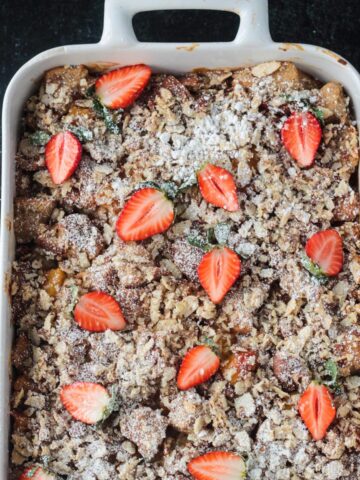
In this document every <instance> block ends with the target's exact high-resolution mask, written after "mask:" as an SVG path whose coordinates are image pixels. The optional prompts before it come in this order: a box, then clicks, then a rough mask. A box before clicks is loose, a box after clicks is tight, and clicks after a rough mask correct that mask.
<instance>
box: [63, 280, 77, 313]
mask: <svg viewBox="0 0 360 480" xmlns="http://www.w3.org/2000/svg"><path fill="white" fill-rule="evenodd" d="M68 288H69V289H70V295H71V298H70V301H69V303H68V305H67V307H66V311H67V312H68V313H71V312H72V311H73V310H74V308H75V304H76V302H77V299H78V294H79V287H77V286H76V285H71V286H69V287H68Z"/></svg>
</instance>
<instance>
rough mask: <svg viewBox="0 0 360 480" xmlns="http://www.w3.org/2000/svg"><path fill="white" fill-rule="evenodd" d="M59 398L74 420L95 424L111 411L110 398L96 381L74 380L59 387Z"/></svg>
mask: <svg viewBox="0 0 360 480" xmlns="http://www.w3.org/2000/svg"><path fill="white" fill-rule="evenodd" d="M60 399H61V401H62V403H63V405H64V407H65V408H66V410H67V411H68V412H69V413H70V415H72V416H73V417H74V418H75V419H76V420H79V421H80V422H83V423H87V424H89V425H92V424H95V423H98V422H100V421H101V420H104V419H105V418H107V417H108V416H109V415H110V413H111V410H112V408H111V404H112V398H111V396H110V395H109V394H108V392H107V390H106V388H104V387H103V386H102V385H99V384H98V383H90V382H76V383H73V384H71V385H66V386H65V387H63V388H62V389H61V393H60Z"/></svg>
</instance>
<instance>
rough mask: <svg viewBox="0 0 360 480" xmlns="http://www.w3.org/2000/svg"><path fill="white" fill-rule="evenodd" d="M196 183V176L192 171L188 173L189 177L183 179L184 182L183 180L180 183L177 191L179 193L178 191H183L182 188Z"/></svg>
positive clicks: (184, 188)
mask: <svg viewBox="0 0 360 480" xmlns="http://www.w3.org/2000/svg"><path fill="white" fill-rule="evenodd" d="M196 184H197V177H196V174H195V172H193V173H192V174H191V175H190V177H189V178H187V179H186V180H185V182H183V183H182V184H181V185H180V187H179V189H178V191H179V193H180V192H183V191H184V190H187V189H188V188H190V187H193V186H194V185H196Z"/></svg>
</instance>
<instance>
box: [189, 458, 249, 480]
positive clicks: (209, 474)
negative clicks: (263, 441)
mask: <svg viewBox="0 0 360 480" xmlns="http://www.w3.org/2000/svg"><path fill="white" fill-rule="evenodd" d="M188 470H189V472H190V473H191V475H192V476H193V477H194V478H196V480H241V479H242V478H245V477H246V466H245V462H244V460H243V459H242V458H241V457H240V456H239V455H235V454H234V453H230V452H209V453H205V455H201V456H200V457H196V458H194V459H193V460H191V461H190V462H189V463H188Z"/></svg>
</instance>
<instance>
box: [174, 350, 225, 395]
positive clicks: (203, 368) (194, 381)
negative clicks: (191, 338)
mask: <svg viewBox="0 0 360 480" xmlns="http://www.w3.org/2000/svg"><path fill="white" fill-rule="evenodd" d="M219 366H220V359H219V357H218V356H217V355H216V354H215V353H214V352H213V351H212V350H211V348H210V347H207V346H206V345H199V346H197V347H194V348H192V349H191V350H189V351H188V352H187V353H186V355H185V356H184V358H183V361H182V363H181V366H180V370H179V373H178V376H177V386H178V387H179V388H180V390H188V389H189V388H192V387H195V386H196V385H200V384H201V383H204V382H206V381H207V380H209V378H210V377H212V376H213V375H214V374H215V373H216V372H217V371H218V369H219Z"/></svg>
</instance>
